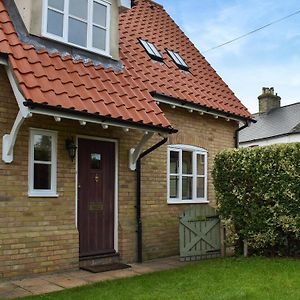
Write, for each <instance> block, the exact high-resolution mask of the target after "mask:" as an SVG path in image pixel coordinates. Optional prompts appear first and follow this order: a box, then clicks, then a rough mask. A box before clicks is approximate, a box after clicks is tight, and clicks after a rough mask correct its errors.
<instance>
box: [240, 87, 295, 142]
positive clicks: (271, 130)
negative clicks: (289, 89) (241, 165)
mask: <svg viewBox="0 0 300 300" xmlns="http://www.w3.org/2000/svg"><path fill="white" fill-rule="evenodd" d="M258 100H259V112H258V113H256V114H254V115H253V119H254V120H255V121H256V122H255V123H252V124H251V125H250V126H249V127H246V128H244V129H243V130H241V131H240V135H239V146H240V147H254V146H267V145H271V144H283V143H293V142H300V102H297V103H293V104H290V105H286V106H281V105H280V102H281V98H280V97H279V96H278V95H277V93H276V94H275V92H274V88H267V87H264V88H263V89H262V94H261V95H260V96H259V97H258Z"/></svg>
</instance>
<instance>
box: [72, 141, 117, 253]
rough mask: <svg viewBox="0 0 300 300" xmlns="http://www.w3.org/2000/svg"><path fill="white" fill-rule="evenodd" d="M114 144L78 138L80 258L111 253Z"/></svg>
mask: <svg viewBox="0 0 300 300" xmlns="http://www.w3.org/2000/svg"><path fill="white" fill-rule="evenodd" d="M114 189H115V143H112V142H106V141H97V140H87V139H79V140H78V228H79V245H80V247H79V248H80V257H85V256H94V255H101V254H109V253H114V252H115V250H114V198H115V197H114V195H115V191H114Z"/></svg>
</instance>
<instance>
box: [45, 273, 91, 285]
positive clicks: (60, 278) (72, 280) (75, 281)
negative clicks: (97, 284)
mask: <svg viewBox="0 0 300 300" xmlns="http://www.w3.org/2000/svg"><path fill="white" fill-rule="evenodd" d="M43 279H44V280H47V281H48V282H50V283H54V284H56V285H58V286H60V287H63V288H73V287H77V286H81V285H85V284H88V281H86V280H84V279H81V278H76V277H72V276H68V275H56V274H53V275H49V276H45V277H43Z"/></svg>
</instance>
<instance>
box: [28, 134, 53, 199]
mask: <svg viewBox="0 0 300 300" xmlns="http://www.w3.org/2000/svg"><path fill="white" fill-rule="evenodd" d="M56 151H57V134H56V132H53V131H47V130H38V129H32V130H30V141H29V159H28V162H29V174H28V175H29V180H28V184H29V191H28V194H29V196H33V197H34V196H36V197H55V196H57V194H56V164H57V158H56Z"/></svg>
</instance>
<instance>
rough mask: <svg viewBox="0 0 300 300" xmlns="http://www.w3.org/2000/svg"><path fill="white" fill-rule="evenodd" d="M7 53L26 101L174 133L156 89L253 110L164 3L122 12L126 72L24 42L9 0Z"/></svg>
mask: <svg viewBox="0 0 300 300" xmlns="http://www.w3.org/2000/svg"><path fill="white" fill-rule="evenodd" d="M139 38H143V39H145V40H148V41H150V42H152V43H154V44H155V46H156V47H157V48H158V50H159V51H160V53H161V54H162V55H163V58H164V63H161V62H156V61H153V60H152V59H151V58H150V57H149V56H148V55H147V53H146V52H145V50H144V48H143V47H142V46H141V44H140V43H139V41H138V39H139ZM165 48H168V49H171V50H173V51H176V52H179V53H180V55H181V56H182V57H183V58H184V60H185V61H186V63H187V64H188V66H189V67H190V69H189V72H186V71H182V70H179V69H178V67H177V66H176V65H175V64H174V62H173V61H172V59H171V58H170V57H169V55H168V54H167V53H166V51H165ZM0 52H2V53H6V54H9V63H10V65H11V67H12V68H13V70H14V72H15V75H16V78H17V80H18V82H19V84H20V88H21V91H22V92H23V95H24V97H25V99H27V100H28V101H32V102H35V103H40V104H47V105H49V106H54V107H55V106H57V107H62V108H66V109H73V110H77V111H81V112H88V113H91V114H97V115H100V116H108V117H111V118H115V119H122V120H127V121H133V122H138V123H143V124H147V125H154V126H159V127H164V128H171V124H170V123H169V121H168V120H167V119H166V117H165V116H164V113H163V112H162V111H161V109H160V107H159V106H158V105H157V104H156V102H155V101H154V100H153V98H152V96H151V95H150V92H154V91H155V92H157V93H159V94H164V95H166V96H170V97H173V98H175V99H181V100H185V101H188V102H191V103H194V104H198V105H201V106H204V107H208V108H213V109H216V110H220V111H224V112H227V113H231V114H234V115H237V116H240V117H245V118H250V114H249V112H248V111H247V109H246V108H245V107H244V106H243V105H242V104H241V103H240V101H239V100H238V99H237V98H236V97H235V96H234V94H233V93H232V91H231V90H230V89H229V88H228V86H227V85H226V84H225V83H224V82H223V81H222V79H221V78H220V77H219V76H218V75H217V74H216V72H215V71H214V70H213V69H212V67H211V66H210V65H209V64H208V63H207V61H206V60H205V59H204V57H203V56H202V55H201V54H200V53H199V51H198V50H197V49H196V48H195V46H194V45H193V44H192V43H191V42H190V41H189V39H188V38H187V37H186V36H185V35H184V33H183V32H182V31H181V30H180V28H179V27H178V26H177V25H176V24H175V23H174V21H173V20H172V19H171V18H170V17H169V16H168V14H167V13H166V12H165V10H164V9H163V8H162V6H160V5H158V4H154V3H152V2H151V1H149V0H139V1H136V5H134V6H133V8H132V9H130V10H128V11H126V12H123V13H122V14H121V15H120V56H121V60H122V62H123V64H124V70H123V71H121V72H115V71H114V70H112V69H105V68H103V66H94V65H93V64H92V63H91V62H89V63H87V64H85V63H84V62H83V61H82V60H79V61H78V60H77V61H76V60H74V59H73V58H72V57H71V56H70V55H66V56H61V55H60V54H59V53H49V52H48V51H47V50H46V49H42V50H35V49H34V47H33V46H32V45H28V44H24V43H23V42H21V41H20V39H19V38H18V36H17V34H16V31H15V29H14V27H13V24H12V22H11V20H10V17H9V16H8V13H7V11H6V9H5V7H4V4H3V2H2V0H0Z"/></svg>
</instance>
